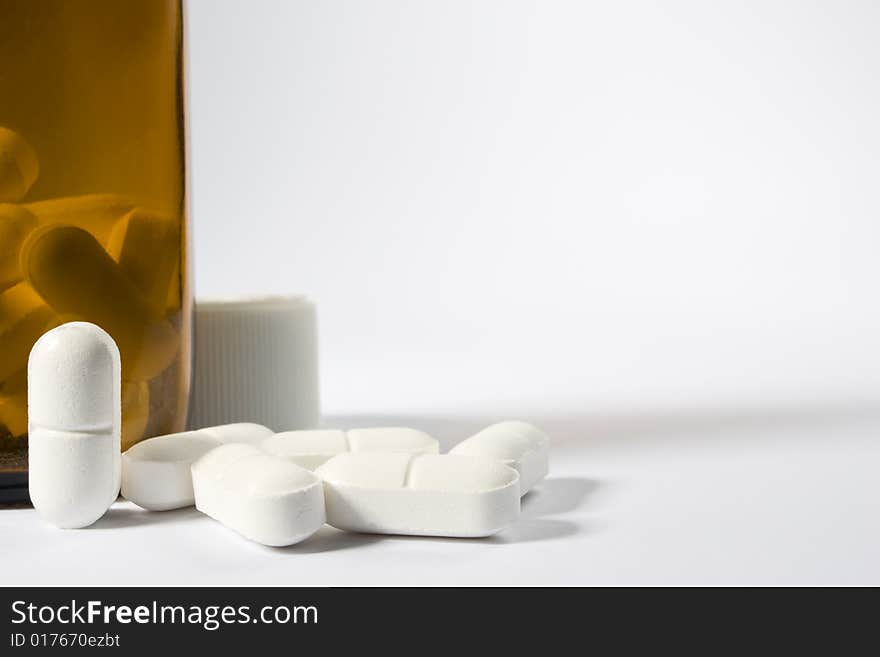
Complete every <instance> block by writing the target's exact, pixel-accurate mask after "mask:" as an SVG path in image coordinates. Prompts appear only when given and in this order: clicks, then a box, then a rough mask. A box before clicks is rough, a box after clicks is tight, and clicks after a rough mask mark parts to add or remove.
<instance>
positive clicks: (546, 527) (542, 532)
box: [476, 518, 585, 545]
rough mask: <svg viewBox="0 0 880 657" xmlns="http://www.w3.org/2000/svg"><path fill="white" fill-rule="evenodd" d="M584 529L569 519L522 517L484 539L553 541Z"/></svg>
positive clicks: (495, 542)
mask: <svg viewBox="0 0 880 657" xmlns="http://www.w3.org/2000/svg"><path fill="white" fill-rule="evenodd" d="M584 530H585V527H583V526H582V525H576V524H575V523H573V522H569V521H568V520H556V519H550V518H520V519H519V520H518V521H516V522H515V523H514V524H512V525H511V526H510V527H508V528H506V529H505V530H504V531H502V532H499V533H498V534H495V535H494V536H490V537H488V538H486V539H482V540H483V541H484V542H486V543H488V544H490V545H508V544H513V543H534V542H537V541H552V540H556V539H560V538H567V537H569V536H574V535H575V534H579V533H581V532H583V531H584ZM476 540H479V539H476Z"/></svg>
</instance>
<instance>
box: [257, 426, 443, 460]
mask: <svg viewBox="0 0 880 657" xmlns="http://www.w3.org/2000/svg"><path fill="white" fill-rule="evenodd" d="M259 447H260V448H261V449H263V450H264V451H266V452H268V453H269V454H273V455H275V456H278V457H280V458H284V459H287V460H288V461H291V462H293V463H296V464H297V465H301V466H302V467H304V468H308V469H309V470H314V469H315V468H317V467H318V466H320V465H321V464H323V463H325V462H326V461H328V460H329V459H331V458H333V457H334V456H336V455H337V454H345V453H347V452H405V453H407V454H437V453H438V452H439V451H440V445H439V443H438V442H437V441H436V440H434V439H433V438H431V436H429V435H428V434H426V433H425V432H424V431H418V430H416V429H408V428H405V427H379V428H374V429H350V430H349V431H340V430H337V429H326V430H314V431H285V432H282V433H276V434H275V435H274V436H269V437H268V438H264V439H263V440H262V441H260V444H259Z"/></svg>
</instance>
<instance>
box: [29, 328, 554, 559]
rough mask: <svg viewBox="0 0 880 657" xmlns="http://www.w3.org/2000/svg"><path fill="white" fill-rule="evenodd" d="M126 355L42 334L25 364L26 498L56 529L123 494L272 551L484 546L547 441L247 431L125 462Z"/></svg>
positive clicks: (178, 439) (521, 426) (522, 432)
mask: <svg viewBox="0 0 880 657" xmlns="http://www.w3.org/2000/svg"><path fill="white" fill-rule="evenodd" d="M120 386H121V383H120V358H119V350H118V349H117V348H116V345H115V343H114V342H113V339H112V338H111V337H110V336H109V335H108V334H107V333H105V332H104V331H103V330H102V329H100V328H99V327H97V326H95V325H94V324H89V323H86V322H70V323H68V324H64V325H62V326H59V327H57V328H55V329H52V330H51V331H49V332H48V333H46V334H45V335H43V337H41V338H40V339H39V340H38V341H37V343H36V345H34V348H33V350H32V351H31V356H30V360H29V363H28V430H29V449H30V452H29V473H30V484H29V487H30V495H31V501H32V502H33V505H34V507H35V508H36V509H37V511H38V512H39V513H40V515H41V516H42V517H43V518H45V519H46V520H47V521H48V522H50V523H51V524H53V525H56V526H58V527H62V528H77V527H86V526H88V525H90V524H92V523H94V522H95V521H96V520H98V518H100V517H101V516H102V515H103V514H104V513H105V512H106V511H107V509H109V508H110V505H111V504H112V503H113V502H114V501H115V500H116V498H117V496H118V495H119V493H120V490H121V492H122V495H123V496H124V497H125V498H126V499H128V500H130V501H131V502H133V503H135V504H137V505H138V506H141V507H143V508H144V509H148V510H151V511H165V510H169V509H179V508H184V507H188V506H193V505H195V507H196V509H198V510H199V511H201V512H202V513H204V514H206V515H208V516H210V517H211V518H213V519H215V520H216V521H218V522H220V523H222V524H223V525H225V526H226V527H228V528H229V529H232V530H234V531H235V532H237V533H239V534H241V535H242V536H244V537H245V538H248V539H250V540H252V541H256V542H258V543H262V544H264V545H272V546H284V545H292V544H294V543H298V542H300V541H302V540H304V539H306V538H308V537H309V536H311V535H312V534H314V533H315V532H316V531H318V529H320V528H321V527H322V526H323V525H324V524H325V523H327V524H329V525H331V526H333V527H336V528H337V529H342V530H347V531H354V532H368V533H376V534H409V535H420V536H449V537H480V536H489V535H491V534H494V533H496V532H498V531H500V530H502V529H504V528H505V527H507V526H508V525H510V524H511V523H513V522H514V521H515V520H516V519H517V518H518V517H519V512H520V497H521V496H522V495H525V493H527V492H528V491H529V490H530V489H531V488H532V487H533V486H534V485H535V484H537V483H538V482H539V481H540V480H541V479H543V478H544V477H545V476H546V474H547V469H548V456H549V440H548V438H547V436H546V434H544V433H543V432H542V431H540V430H539V429H537V428H536V427H534V426H532V425H529V424H526V423H525V422H516V421H508V422H500V423H498V424H494V425H492V426H490V427H488V428H486V429H484V430H483V431H480V432H479V433H477V434H475V435H474V436H472V437H470V438H468V439H467V440H465V441H463V442H461V443H459V444H458V445H456V446H455V447H454V448H453V449H452V450H450V452H449V453H448V454H440V453H439V444H438V442H437V441H436V440H435V439H434V438H432V437H431V436H429V435H427V434H426V433H424V432H421V431H417V430H415V429H409V428H402V427H389V428H370V429H351V430H348V431H339V430H315V431H287V432H284V433H274V432H273V431H272V430H271V429H269V428H267V427H264V426H262V425H259V424H251V423H239V424H227V425H223V426H218V427H210V428H206V429H199V430H198V431H185V432H182V433H176V434H170V435H167V436H158V437H156V438H150V439H148V440H144V441H142V442H140V443H137V444H135V445H134V446H133V447H131V448H130V449H129V450H128V451H126V452H125V453H124V454H122V455H121V457H120V453H119V452H120V425H121V400H120Z"/></svg>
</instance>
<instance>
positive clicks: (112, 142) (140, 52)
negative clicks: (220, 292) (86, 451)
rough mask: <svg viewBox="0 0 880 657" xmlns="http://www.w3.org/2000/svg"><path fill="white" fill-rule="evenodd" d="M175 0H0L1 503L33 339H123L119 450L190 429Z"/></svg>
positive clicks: (6, 494)
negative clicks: (99, 330)
mask: <svg viewBox="0 0 880 657" xmlns="http://www.w3.org/2000/svg"><path fill="white" fill-rule="evenodd" d="M183 62H184V59H183V7H182V5H181V1H180V0H124V1H120V0H0V502H4V501H12V500H14V499H16V498H20V497H21V496H22V490H23V488H24V487H26V481H27V473H26V469H27V399H26V396H27V387H26V366H27V358H28V353H29V351H30V348H31V346H33V343H34V342H35V341H36V339H37V338H38V337H39V336H40V335H41V334H42V333H43V332H45V331H46V330H48V329H50V328H52V327H54V326H57V325H59V324H61V323H64V322H67V321H73V320H82V321H89V322H93V323H95V324H98V325H100V326H101V327H103V328H104V329H105V330H107V331H108V332H109V333H110V334H111V335H112V336H113V338H114V339H115V340H116V342H117V344H118V345H119V349H120V352H121V354H122V376H123V387H122V391H123V393H122V394H123V399H122V404H123V428H122V444H123V449H125V448H126V447H127V446H129V445H131V444H133V443H135V442H137V441H138V440H140V439H142V438H144V437H147V436H151V435H157V434H161V433H168V432H172V431H180V430H182V429H183V428H184V426H185V423H186V412H187V401H188V395H189V378H190V358H191V349H190V340H191V306H192V303H191V289H190V276H189V263H188V257H187V255H188V254H187V232H188V231H187V194H186V139H185V133H184V128H185V120H184V116H185V115H184V79H183V72H184V71H183V68H184V67H183Z"/></svg>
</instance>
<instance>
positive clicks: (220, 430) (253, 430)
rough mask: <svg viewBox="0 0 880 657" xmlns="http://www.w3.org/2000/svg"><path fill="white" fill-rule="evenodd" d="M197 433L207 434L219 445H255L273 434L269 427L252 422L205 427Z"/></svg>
mask: <svg viewBox="0 0 880 657" xmlns="http://www.w3.org/2000/svg"><path fill="white" fill-rule="evenodd" d="M199 431H203V432H205V433H207V434H208V435H210V436H211V437H212V438H216V439H217V440H219V441H220V442H221V443H255V442H257V441H260V440H262V439H263V438H265V437H266V436H271V435H272V434H274V433H275V432H274V431H272V430H271V429H270V428H269V427H266V426H263V425H262V424H255V423H253V422H236V423H234V424H220V425H217V426H216V427H205V428H204V429H199Z"/></svg>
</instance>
